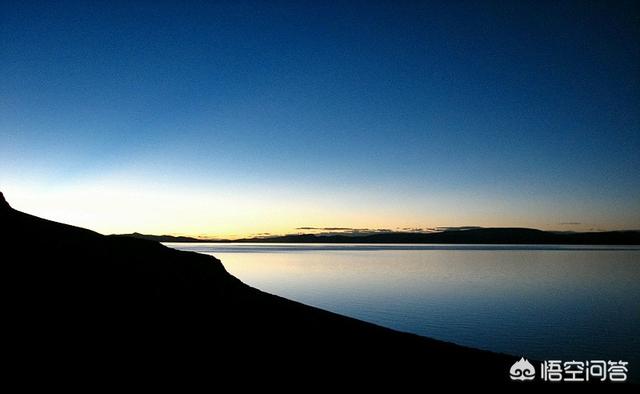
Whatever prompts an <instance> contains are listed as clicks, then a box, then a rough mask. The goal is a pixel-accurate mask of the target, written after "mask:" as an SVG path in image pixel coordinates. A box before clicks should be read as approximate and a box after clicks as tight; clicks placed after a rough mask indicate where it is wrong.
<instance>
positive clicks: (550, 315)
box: [167, 243, 640, 376]
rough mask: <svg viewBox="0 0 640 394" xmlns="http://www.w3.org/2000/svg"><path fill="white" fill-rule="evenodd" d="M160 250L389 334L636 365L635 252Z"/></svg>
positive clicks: (639, 310) (366, 247) (327, 247)
mask: <svg viewBox="0 0 640 394" xmlns="http://www.w3.org/2000/svg"><path fill="white" fill-rule="evenodd" d="M167 245H168V246H171V247H175V248H177V249H181V250H191V251H197V252H201V253H206V254H211V255H214V256H216V257H217V258H219V259H221V260H222V262H223V263H224V265H225V267H226V268H227V270H228V271H229V272H230V273H232V274H233V275H235V276H237V277H238V278H240V279H241V280H242V281H244V282H245V283H247V284H249V285H251V286H254V287H257V288H259V289H261V290H264V291H266V292H269V293H273V294H277V295H280V296H283V297H286V298H290V299H293V300H296V301H300V302H303V303H305V304H309V305H314V306H317V307H320V308H323V309H328V310H331V311H334V312H337V313H341V314H344V315H348V316H352V317H355V318H359V319H362V320H366V321H369V322H373V323H377V324H380V325H383V326H387V327H391V328H395V329H398V330H402V331H408V332H412V333H416V334H420V335H425V336H428V337H432V338H436V339H440V340H445V341H451V342H455V343H458V344H462V345H468V346H473V347H477V348H482V349H488V350H492V351H497V352H504V353H509V354H514V355H523V356H526V357H530V358H537V359H561V360H574V359H575V360H591V359H605V360H625V361H629V362H630V369H631V370H633V367H632V365H633V364H635V365H636V366H637V365H640V356H639V355H640V342H639V340H638V337H639V336H640V248H638V247H620V246H611V247H608V246H571V245H569V246H567V245H559V246H554V245H539V246H538V245H533V246H532V245H379V244H377V245H370V244H233V243H228V244H201V243H200V244H188V243H171V244H167ZM635 375H636V374H635V373H634V376H635Z"/></svg>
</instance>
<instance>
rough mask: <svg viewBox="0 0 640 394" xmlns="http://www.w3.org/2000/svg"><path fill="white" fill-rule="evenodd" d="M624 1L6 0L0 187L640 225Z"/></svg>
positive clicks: (14, 193) (151, 204) (190, 228)
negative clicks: (312, 0)
mask: <svg viewBox="0 0 640 394" xmlns="http://www.w3.org/2000/svg"><path fill="white" fill-rule="evenodd" d="M639 8H640V7H639V6H638V3H637V2H604V1H602V2H587V1H577V2H547V1H542V2H539V1H537V2H510V1H509V2H464V1H455V2H397V1H395V2H375V1H373V2H324V1H323V2H231V1H230V2H188V3H186V4H181V3H180V2H167V1H159V2H135V1H134V2H108V3H102V2H66V1H61V2H42V3H35V2H2V6H1V12H0V56H1V58H2V61H1V62H0V187H1V188H2V190H3V191H4V192H5V194H6V195H7V197H8V198H9V200H10V202H12V203H13V205H15V206H16V207H18V208H21V209H25V210H29V211H30V212H34V213H37V214H41V215H44V216H47V217H51V218H54V219H57V220H63V221H66V222H73V223H75V224H79V225H84V226H87V227H90V228H94V229H96V230H98V231H102V232H125V231H136V230H138V231H142V230H144V231H149V232H169V233H185V234H201V235H214V236H216V235H221V236H222V235H225V236H240V235H247V234H254V233H262V232H273V233H282V232H289V231H292V230H294V229H295V228H296V227H304V226H317V227H357V228H403V227H435V226H464V225H481V226H494V225H495V226H529V227H539V228H546V229H566V230H589V229H593V228H597V229H621V228H640V175H638V174H639V173H640V171H639V170H640V154H639V153H640V132H639V131H640V130H639V127H640V46H639V44H638V43H639V42H640V40H639V38H640V23H639V19H640V9H639ZM141 201H144V203H142V202H141ZM163 218H164V219H163ZM569 222H571V223H580V224H572V225H567V224H561V223H569Z"/></svg>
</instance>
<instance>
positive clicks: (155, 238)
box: [114, 233, 211, 242]
mask: <svg viewBox="0 0 640 394" xmlns="http://www.w3.org/2000/svg"><path fill="white" fill-rule="evenodd" d="M114 235H120V236H123V237H131V238H138V239H146V240H149V241H156V242H211V240H202V239H200V238H192V237H182V236H177V237H176V236H173V235H149V234H140V233H131V234H114Z"/></svg>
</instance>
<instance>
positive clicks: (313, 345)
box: [0, 195, 515, 390]
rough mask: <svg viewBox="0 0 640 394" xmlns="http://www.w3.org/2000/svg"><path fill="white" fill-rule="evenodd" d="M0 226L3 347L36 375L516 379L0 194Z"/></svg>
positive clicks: (419, 383)
mask: <svg viewBox="0 0 640 394" xmlns="http://www.w3.org/2000/svg"><path fill="white" fill-rule="evenodd" d="M0 223H2V237H1V239H2V249H1V250H2V261H3V264H2V266H3V267H4V268H5V276H4V278H5V280H7V281H9V282H10V286H9V287H7V289H8V296H7V298H5V301H6V302H7V303H8V306H7V308H6V310H5V311H4V313H3V321H4V324H3V326H4V328H5V330H4V331H5V338H7V339H8V342H7V343H8V344H9V346H8V348H9V349H6V348H5V349H4V350H5V352H4V355H5V359H6V360H10V364H11V366H12V368H14V369H16V370H17V371H18V372H20V373H25V374H26V375H27V378H28V377H30V378H32V379H39V380H40V381H44V382H47V383H50V382H53V381H60V380H62V381H63V382H66V383H70V382H77V381H78V380H86V379H90V386H97V385H99V386H102V385H103V384H104V383H106V382H112V381H113V380H114V379H123V377H125V376H127V377H133V378H136V379H137V380H144V379H147V382H156V383H157V382H161V381H163V380H164V379H167V378H169V377H171V376H180V378H182V377H183V376H185V375H184V374H188V378H185V379H184V380H183V381H184V382H185V383H187V382H193V381H194V380H197V381H198V382H201V383H203V384H205V385H206V387H207V388H209V389H212V388H213V389H215V388H218V389H223V387H226V386H219V385H220V384H221V383H220V382H221V381H227V382H228V380H231V377H230V376H237V375H228V374H229V373H236V374H237V373H238V372H241V374H242V375H243V376H245V377H246V379H249V380H250V381H251V382H252V383H253V384H258V385H262V386H264V385H269V386H271V387H277V388H285V387H288V388H300V386H298V382H304V383H303V385H304V387H315V388H318V387H319V386H323V387H327V388H334V389H335V388H336V387H338V388H345V387H352V388H354V387H355V388H359V389H362V388H370V389H371V388H379V387H380V384H385V385H386V387H389V386H388V385H393V387H395V388H396V389H397V388H398V387H399V386H400V387H401V386H404V387H417V388H418V389H420V390H422V389H423V388H425V387H429V385H431V384H433V381H439V382H442V383H447V384H452V383H453V384H456V383H458V384H461V383H467V384H468V383H470V382H471V383H473V384H478V383H500V382H506V381H507V376H508V370H509V367H510V365H511V364H512V363H513V362H514V361H515V358H514V357H510V356H505V355H499V354H495V353H490V352H486V351H481V350H474V349H470V348H465V347H461V346H457V345H454V344H450V343H445V342H440V341H436V340H433V339H428V338H424V337H419V336H416V335H411V334H405V333H401V332H397V331H393V330H390V329H386V328H383V327H379V326H376V325H373V324H369V323H365V322H362V321H358V320H355V319H351V318H348V317H344V316H340V315H337V314H334V313H331V312H327V311H323V310H320V309H317V308H313V307H310V306H306V305H303V304H300V303H297V302H293V301H289V300H286V299H284V298H281V297H278V296H274V295H270V294H266V293H264V292H261V291H259V290H257V289H254V288H251V287H249V286H247V285H245V284H243V283H242V282H240V281H239V280H238V279H236V278H235V277H233V276H231V275H230V274H229V273H227V271H226V270H225V269H224V267H223V265H222V264H221V262H220V261H219V260H217V259H215V258H213V257H211V256H207V255H202V254H196V253H191V252H182V251H177V250H174V249H170V248H167V247H164V246H163V245H161V244H160V243H157V242H152V241H147V240H141V239H135V238H131V237H123V236H103V235H100V234H97V233H95V232H92V231H89V230H85V229H82V228H78V227H73V226H69V225H65V224H60V223H55V222H52V221H48V220H45V219H40V218H37V217H34V216H31V215H28V214H25V213H22V212H19V211H16V210H14V209H12V208H10V207H9V206H8V204H6V203H5V201H4V199H3V198H2V196H1V195H0ZM12 350H13V351H12ZM5 372H7V370H6V369H5ZM343 379H344V380H343ZM245 383H247V382H243V381H242V380H240V381H234V382H233V384H234V385H235V387H237V388H241V387H243V386H244V384H245ZM410 385H411V386H410Z"/></svg>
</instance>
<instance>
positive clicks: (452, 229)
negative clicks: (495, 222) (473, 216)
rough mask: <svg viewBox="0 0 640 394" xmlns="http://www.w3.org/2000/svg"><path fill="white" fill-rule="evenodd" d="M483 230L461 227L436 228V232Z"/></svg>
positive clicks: (476, 227) (474, 227) (477, 227)
mask: <svg viewBox="0 0 640 394" xmlns="http://www.w3.org/2000/svg"><path fill="white" fill-rule="evenodd" d="M479 228H482V227H481V226H459V227H436V231H463V230H477V229H479Z"/></svg>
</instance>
